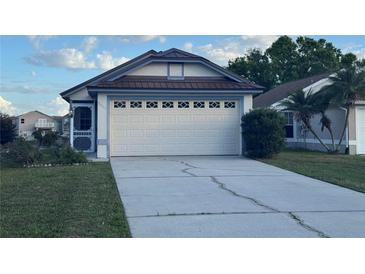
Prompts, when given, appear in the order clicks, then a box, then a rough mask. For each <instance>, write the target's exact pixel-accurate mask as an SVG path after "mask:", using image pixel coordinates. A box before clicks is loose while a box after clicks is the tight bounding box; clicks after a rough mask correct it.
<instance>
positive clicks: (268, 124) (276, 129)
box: [241, 109, 285, 158]
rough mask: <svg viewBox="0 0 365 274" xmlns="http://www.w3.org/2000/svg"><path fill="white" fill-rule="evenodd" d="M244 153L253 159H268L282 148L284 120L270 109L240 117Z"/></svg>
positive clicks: (255, 111)
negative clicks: (244, 147)
mask: <svg viewBox="0 0 365 274" xmlns="http://www.w3.org/2000/svg"><path fill="white" fill-rule="evenodd" d="M241 126H242V134H243V138H244V142H245V146H246V153H247V155H248V156H250V157H254V158H270V157H272V156H273V155H274V154H276V153H279V152H280V150H281V149H282V148H283V147H284V136H285V135H284V126H285V120H284V118H283V117H282V116H281V115H280V114H279V113H278V112H277V111H275V110H272V109H255V110H253V111H250V112H249V113H247V114H245V115H244V116H243V117H242V124H241Z"/></svg>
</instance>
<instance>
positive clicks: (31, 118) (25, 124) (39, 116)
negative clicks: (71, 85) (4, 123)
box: [13, 110, 62, 140]
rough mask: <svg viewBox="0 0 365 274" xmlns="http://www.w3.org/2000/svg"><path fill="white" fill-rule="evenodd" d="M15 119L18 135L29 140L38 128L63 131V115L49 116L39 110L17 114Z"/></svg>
mask: <svg viewBox="0 0 365 274" xmlns="http://www.w3.org/2000/svg"><path fill="white" fill-rule="evenodd" d="M13 121H14V124H15V126H16V133H17V135H18V136H20V137H23V138H25V139H27V140H32V139H34V138H33V136H32V133H33V132H34V131H35V130H38V129H41V130H45V131H46V130H50V131H54V132H58V133H62V126H61V125H62V117H61V116H49V115H47V114H45V113H42V112H40V111H38V110H34V111H29V112H26V113H23V114H21V115H19V116H16V117H15V119H14V120H13Z"/></svg>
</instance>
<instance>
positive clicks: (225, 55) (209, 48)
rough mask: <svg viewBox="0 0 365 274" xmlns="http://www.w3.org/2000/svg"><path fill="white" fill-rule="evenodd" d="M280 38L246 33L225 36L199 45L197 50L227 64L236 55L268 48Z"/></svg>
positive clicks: (213, 59) (215, 60)
mask: <svg viewBox="0 0 365 274" xmlns="http://www.w3.org/2000/svg"><path fill="white" fill-rule="evenodd" d="M277 38H278V36H273V35H267V36H259V35H253V36H251V35H244V36H236V37H230V38H225V39H223V40H221V41H218V42H215V43H214V44H213V43H209V44H206V45H203V46H199V47H197V50H198V51H200V52H201V54H203V55H206V57H207V58H209V59H211V60H212V61H213V62H216V63H218V64H221V65H227V63H228V60H231V59H235V58H236V57H239V56H243V55H244V54H246V53H247V51H248V50H249V49H252V48H258V49H261V50H266V49H267V48H268V47H270V45H271V44H272V43H273V42H274V41H275V40H276V39H277Z"/></svg>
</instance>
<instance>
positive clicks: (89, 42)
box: [81, 36, 98, 54]
mask: <svg viewBox="0 0 365 274" xmlns="http://www.w3.org/2000/svg"><path fill="white" fill-rule="evenodd" d="M97 44H98V38H97V37H95V36H90V37H87V38H85V39H84V41H83V42H82V45H81V47H82V48H83V51H84V53H85V54H89V53H90V52H91V51H92V50H93V49H94V48H95V47H96V46H97Z"/></svg>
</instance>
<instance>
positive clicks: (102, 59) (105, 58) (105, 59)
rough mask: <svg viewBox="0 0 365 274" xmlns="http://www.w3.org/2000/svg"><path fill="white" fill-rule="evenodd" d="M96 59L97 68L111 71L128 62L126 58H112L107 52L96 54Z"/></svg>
mask: <svg viewBox="0 0 365 274" xmlns="http://www.w3.org/2000/svg"><path fill="white" fill-rule="evenodd" d="M96 58H97V59H98V61H97V64H98V67H99V68H101V69H102V70H109V69H112V68H114V67H116V66H118V65H120V64H123V63H125V62H127V61H128V60H129V59H128V58H127V57H120V58H114V57H113V56H112V54H111V53H110V52H108V51H103V52H102V53H99V54H97V55H96Z"/></svg>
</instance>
